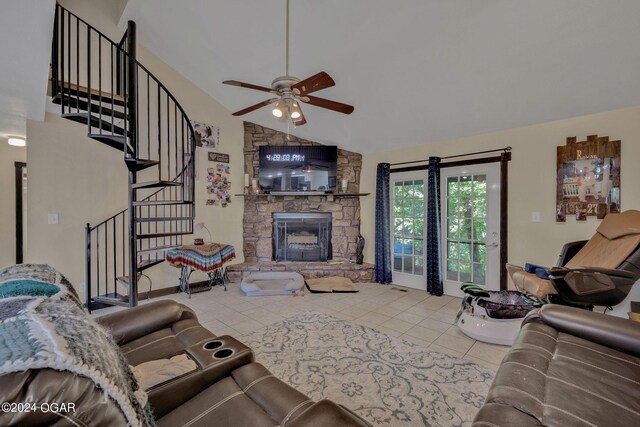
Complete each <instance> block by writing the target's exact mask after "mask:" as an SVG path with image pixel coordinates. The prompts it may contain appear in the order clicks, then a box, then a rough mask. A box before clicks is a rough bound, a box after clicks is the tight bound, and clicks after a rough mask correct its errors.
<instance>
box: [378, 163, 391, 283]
mask: <svg viewBox="0 0 640 427" xmlns="http://www.w3.org/2000/svg"><path fill="white" fill-rule="evenodd" d="M390 170H391V165H389V163H378V172H377V175H376V282H378V283H391V213H390V209H391V206H390V203H391V200H390V198H389V172H390Z"/></svg>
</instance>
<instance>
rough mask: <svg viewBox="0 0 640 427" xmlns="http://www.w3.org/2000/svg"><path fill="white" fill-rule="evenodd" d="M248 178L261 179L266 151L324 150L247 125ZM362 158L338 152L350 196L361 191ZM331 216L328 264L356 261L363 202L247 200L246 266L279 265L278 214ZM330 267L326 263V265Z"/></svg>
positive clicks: (301, 198) (278, 197)
mask: <svg viewBox="0 0 640 427" xmlns="http://www.w3.org/2000/svg"><path fill="white" fill-rule="evenodd" d="M244 129H245V133H244V153H245V160H244V163H245V172H246V173H248V174H249V176H250V177H251V178H253V177H256V178H257V177H258V167H259V164H260V162H259V150H260V146H261V145H320V144H318V143H316V142H312V141H307V140H304V139H300V138H296V137H295V136H292V135H291V136H290V139H287V137H286V135H285V134H283V133H282V132H278V131H276V130H273V129H269V128H265V127H262V126H259V125H256V124H254V123H249V122H245V123H244ZM361 168H362V155H361V154H358V153H354V152H351V151H347V150H342V149H338V167H337V173H338V182H341V181H342V179H346V180H347V192H348V193H351V194H353V193H358V191H359V190H360V170H361ZM276 212H278V213H301V212H305V213H314V212H317V213H320V212H325V213H329V214H330V216H331V238H330V239H331V240H330V244H331V245H330V246H331V249H332V251H331V253H329V254H328V258H327V259H331V258H347V259H354V258H355V254H356V245H357V239H358V235H359V234H360V198H359V197H358V196H354V195H351V196H343V195H340V194H335V195H331V194H327V195H277V194H269V195H267V194H259V195H247V196H245V197H244V221H243V243H244V245H243V251H244V258H245V261H246V262H269V261H273V260H275V259H276V257H275V254H274V247H275V246H274V244H273V237H274V236H273V230H274V229H275V228H274V224H273V219H274V217H273V214H274V213H276ZM325 261H326V259H325Z"/></svg>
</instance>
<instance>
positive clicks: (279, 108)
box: [271, 101, 282, 117]
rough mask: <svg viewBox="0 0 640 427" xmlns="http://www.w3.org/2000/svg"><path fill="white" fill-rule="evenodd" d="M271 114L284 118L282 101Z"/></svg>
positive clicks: (277, 103)
mask: <svg viewBox="0 0 640 427" xmlns="http://www.w3.org/2000/svg"><path fill="white" fill-rule="evenodd" d="M271 113H272V114H273V115H274V116H276V117H282V101H278V102H276V106H275V107H273V110H272V111H271Z"/></svg>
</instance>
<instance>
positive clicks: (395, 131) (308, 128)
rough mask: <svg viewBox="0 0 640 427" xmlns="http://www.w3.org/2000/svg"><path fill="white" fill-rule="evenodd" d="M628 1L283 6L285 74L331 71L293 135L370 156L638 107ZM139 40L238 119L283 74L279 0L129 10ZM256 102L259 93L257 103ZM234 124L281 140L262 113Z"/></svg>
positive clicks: (331, 0)
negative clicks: (347, 108)
mask: <svg viewBox="0 0 640 427" xmlns="http://www.w3.org/2000/svg"><path fill="white" fill-rule="evenodd" d="M639 17H640V2H639V1H637V0H615V1H599V0H535V1H533V0H482V1H478V0H448V1H444V0H400V1H389V0H384V1H383V0H349V1H345V0H323V1H317V0H315V1H314V0H291V65H290V68H291V70H290V71H291V74H293V75H295V76H297V77H299V78H305V77H308V76H310V75H312V74H315V73H316V72H318V71H321V70H324V71H326V72H328V73H329V74H330V75H331V76H332V77H333V78H334V79H335V81H336V86H335V87H333V88H330V89H327V90H324V91H322V92H318V93H317V95H318V96H321V97H326V98H329V99H334V100H337V101H341V102H345V103H348V104H352V105H354V106H355V112H354V113H353V114H352V115H350V116H345V115H342V114H338V113H334V112H331V111H327V110H323V109H320V108H316V107H313V106H309V105H303V110H304V112H305V114H306V117H307V121H308V124H306V125H304V126H301V127H299V128H298V129H296V130H295V131H293V130H292V132H293V133H294V134H296V135H297V136H300V137H303V138H308V139H313V140H316V141H319V142H325V143H335V144H339V145H341V146H343V147H344V148H347V149H351V150H355V151H361V152H368V151H377V150H384V149H389V148H393V147H402V146H411V145H417V144H423V143H429V142H434V141H439V140H446V139H452V138H457V137H462V136H468V135H475V134H479V133H485V132H491V131H496V130H502V129H509V128H514V127H520V126H525V125H530V124H535V123H542V122H547V121H552V120H557V119H563V118H568V117H573V116H580V115H584V114H589V113H595V112H601V111H609V110H613V109H617V108H623V107H630V106H637V105H640V77H639V74H638V70H639V69H640V49H638V47H637V45H638V41H640V20H639ZM127 19H133V20H135V21H136V22H137V23H138V39H139V42H140V43H142V44H143V45H145V47H147V48H148V49H150V50H151V51H152V52H154V53H155V54H156V55H157V56H159V57H160V58H161V59H163V60H164V61H165V62H167V63H168V64H169V65H170V66H172V67H173V68H174V69H176V70H177V71H178V72H180V73H181V74H183V75H184V76H186V77H187V78H188V79H190V80H191V81H193V82H194V83H195V84H196V85H198V86H199V87H200V88H202V89H203V90H205V91H206V92H208V93H209V94H210V95H211V96H213V97H214V98H215V99H217V100H218V101H219V102H221V103H222V104H223V105H224V106H226V107H227V108H228V109H229V110H231V111H236V110H239V109H241V108H244V107H247V106H249V105H252V104H254V103H257V102H260V101H262V100H264V99H266V98H268V97H269V94H266V93H262V92H257V91H251V90H248V89H242V88H238V87H231V86H225V85H223V84H222V81H223V80H227V79H235V80H240V81H244V82H249V83H254V84H258V85H262V86H269V85H270V83H271V81H272V80H273V79H274V78H275V77H277V76H281V75H283V74H284V73H285V0H235V1H228V0H181V1H174V0H129V1H128V4H127V7H126V8H125V10H124V12H123V15H122V18H121V26H122V25H123V23H124V22H126V20H127ZM265 95H266V96H265ZM244 119H245V120H248V121H252V122H255V123H258V124H262V125H265V126H268V127H271V128H276V129H280V130H286V125H282V124H280V123H279V122H278V121H277V120H276V119H275V118H274V117H273V116H272V115H271V113H270V109H269V108H263V109H261V110H258V111H255V112H253V113H250V114H248V115H246V116H244Z"/></svg>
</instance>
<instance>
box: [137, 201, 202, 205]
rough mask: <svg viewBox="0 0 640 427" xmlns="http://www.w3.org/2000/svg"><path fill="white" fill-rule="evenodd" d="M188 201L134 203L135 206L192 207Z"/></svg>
mask: <svg viewBox="0 0 640 427" xmlns="http://www.w3.org/2000/svg"><path fill="white" fill-rule="evenodd" d="M192 204H193V202H191V201H187V200H140V201H135V202H133V206H157V205H192Z"/></svg>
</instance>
